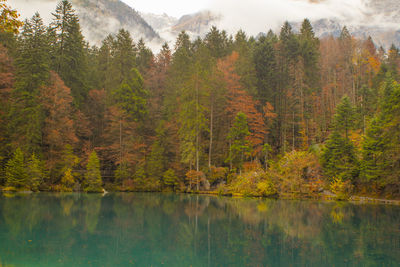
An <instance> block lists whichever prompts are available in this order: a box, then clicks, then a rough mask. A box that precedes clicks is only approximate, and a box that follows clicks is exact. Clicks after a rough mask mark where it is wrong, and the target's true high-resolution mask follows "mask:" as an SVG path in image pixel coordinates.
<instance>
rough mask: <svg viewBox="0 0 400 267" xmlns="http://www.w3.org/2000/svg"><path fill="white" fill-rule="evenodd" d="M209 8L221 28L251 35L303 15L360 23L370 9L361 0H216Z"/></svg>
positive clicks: (312, 17)
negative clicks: (242, 31)
mask: <svg viewBox="0 0 400 267" xmlns="http://www.w3.org/2000/svg"><path fill="white" fill-rule="evenodd" d="M210 9H211V11H213V12H215V13H218V14H221V15H222V16H223V19H222V20H221V21H220V22H219V23H218V24H219V25H218V26H219V27H220V28H222V29H227V30H228V31H229V32H231V33H232V32H236V31H237V30H239V29H243V30H245V31H246V32H248V33H249V34H251V35H256V34H258V33H259V32H265V31H267V30H269V29H273V30H278V29H279V27H280V26H281V25H282V24H283V23H284V22H285V21H301V20H303V19H304V18H309V19H310V20H316V19H321V18H338V19H340V20H341V21H344V22H347V23H349V24H352V25H359V24H362V23H365V22H364V21H363V20H365V17H366V14H368V12H369V9H368V7H367V6H366V5H365V3H364V1H363V0H324V1H310V0H246V1H243V0H217V1H214V2H213V3H212V4H211V6H210Z"/></svg>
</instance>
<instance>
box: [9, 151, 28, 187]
mask: <svg viewBox="0 0 400 267" xmlns="http://www.w3.org/2000/svg"><path fill="white" fill-rule="evenodd" d="M5 174H6V185H7V186H12V187H15V188H18V189H20V188H27V187H28V171H27V168H26V163H25V158H24V154H23V152H22V150H21V149H19V148H17V150H15V152H14V156H13V157H12V158H11V159H10V160H9V161H8V162H7V164H6V171H5Z"/></svg>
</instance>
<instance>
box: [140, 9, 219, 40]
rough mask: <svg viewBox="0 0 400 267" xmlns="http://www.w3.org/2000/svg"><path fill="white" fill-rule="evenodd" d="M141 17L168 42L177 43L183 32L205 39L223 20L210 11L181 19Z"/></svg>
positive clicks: (143, 14) (151, 15)
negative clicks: (214, 26) (176, 40)
mask: <svg viewBox="0 0 400 267" xmlns="http://www.w3.org/2000/svg"><path fill="white" fill-rule="evenodd" d="M141 15H142V17H143V18H144V19H145V20H146V21H147V22H148V23H149V24H150V25H151V27H153V29H155V30H156V31H157V32H158V33H159V34H160V36H161V37H162V38H163V39H165V40H167V41H175V38H176V37H177V36H178V34H179V33H180V32H181V31H185V32H186V33H187V34H188V35H189V36H190V37H191V38H196V37H199V36H200V37H204V35H205V34H206V33H207V32H208V30H209V29H210V28H211V26H213V25H218V23H219V21H220V19H221V16H218V15H216V14H214V13H213V12H211V11H209V10H204V11H200V12H196V13H193V14H187V15H184V16H182V17H180V18H179V19H178V18H174V17H170V16H168V15H167V14H162V15H156V14H152V13H141Z"/></svg>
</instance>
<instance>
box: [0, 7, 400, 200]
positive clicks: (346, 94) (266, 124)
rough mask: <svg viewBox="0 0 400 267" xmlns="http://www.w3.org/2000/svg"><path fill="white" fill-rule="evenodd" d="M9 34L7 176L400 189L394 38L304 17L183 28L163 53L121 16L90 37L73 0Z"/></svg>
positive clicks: (80, 184) (261, 189)
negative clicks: (245, 26) (192, 30)
mask: <svg viewBox="0 0 400 267" xmlns="http://www.w3.org/2000/svg"><path fill="white" fill-rule="evenodd" d="M1 43H2V45H1V47H0V67H1V76H2V77H1V85H0V94H1V106H0V114H1V117H0V119H1V125H0V142H1V150H0V159H1V166H2V168H1V175H0V177H1V184H2V185H4V186H7V187H14V188H24V189H31V190H46V189H51V190H61V191H70V190H81V189H83V190H86V191H99V190H101V187H102V186H104V185H106V186H107V187H109V188H113V189H119V190H163V189H173V190H178V189H179V190H200V189H208V188H209V187H210V186H211V187H214V188H215V187H218V188H219V190H221V191H229V192H238V193H246V194H255V195H275V194H277V193H278V194H282V193H305V192H306V193H307V192H318V191H320V190H321V188H323V187H325V188H328V187H330V189H331V190H333V191H336V192H337V193H339V192H342V193H343V192H345V193H351V192H353V191H358V192H365V193H370V194H371V193H374V194H375V193H376V194H385V195H386V196H388V195H397V194H399V193H400V176H399V171H400V166H399V163H400V152H399V151H400V150H399V146H400V145H399V144H400V142H399V140H397V138H398V136H399V131H400V130H399V129H398V128H399V119H400V112H399V110H398V109H399V108H398V106H399V104H400V85H399V84H398V83H397V81H398V80H399V79H400V76H399V67H400V53H399V50H398V49H397V48H396V47H394V46H392V47H391V48H390V50H389V51H387V52H385V51H384V50H383V49H382V48H379V49H378V48H377V47H375V45H374V43H373V41H372V40H371V38H368V39H367V40H358V39H355V38H353V37H352V36H351V35H350V34H349V32H348V30H347V29H346V28H343V30H342V32H341V34H340V36H339V37H338V38H335V37H332V36H330V37H326V38H324V39H321V40H320V39H318V38H317V37H316V36H315V35H314V32H313V29H312V27H311V24H310V22H309V21H308V20H307V19H306V20H304V22H303V23H302V25H301V29H300V31H299V32H295V31H294V30H293V29H292V27H291V25H290V24H289V23H287V22H286V23H285V24H284V25H283V26H282V28H281V31H280V32H279V33H278V34H276V33H274V32H272V31H269V32H268V34H267V35H266V36H261V37H259V38H253V37H248V36H247V35H246V34H245V32H243V31H239V32H237V33H236V34H235V35H234V36H229V35H228V34H227V33H226V32H225V31H220V30H218V29H217V28H216V27H213V28H211V30H210V31H209V32H208V33H207V35H206V36H205V37H204V38H203V39H200V38H199V39H196V40H190V38H189V36H188V35H187V34H186V33H185V32H182V33H180V34H179V36H178V37H177V40H176V42H175V46H174V47H173V48H170V47H169V46H168V44H164V45H163V47H162V49H161V51H160V52H159V53H158V54H157V55H154V54H153V52H152V51H151V50H150V49H149V48H147V47H146V45H145V43H144V41H143V40H134V39H133V37H132V36H130V33H129V32H127V31H125V30H123V29H121V30H120V31H119V32H118V33H117V34H116V35H109V36H107V37H106V38H105V39H104V41H103V42H102V45H101V46H100V47H90V46H89V44H88V43H87V42H86V41H85V40H84V37H83V36H82V33H81V29H80V25H79V19H78V17H77V16H76V14H75V12H74V10H73V7H72V6H71V4H70V3H69V2H68V1H66V0H64V1H62V2H60V3H59V4H58V5H57V8H56V10H55V12H54V13H53V20H52V22H51V23H50V25H48V26H46V25H44V24H43V21H42V19H41V17H40V15H39V14H35V15H34V16H33V17H32V18H31V19H29V20H26V21H25V22H24V24H23V26H22V28H21V29H20V33H19V34H15V33H10V30H5V29H4V28H3V30H2V32H1ZM320 166H321V167H320Z"/></svg>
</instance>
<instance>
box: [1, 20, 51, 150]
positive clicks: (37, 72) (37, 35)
mask: <svg viewBox="0 0 400 267" xmlns="http://www.w3.org/2000/svg"><path fill="white" fill-rule="evenodd" d="M49 49H50V46H49V42H48V38H47V35H46V28H45V26H44V25H43V20H42V18H41V17H40V16H39V14H38V13H36V14H35V15H34V16H33V17H32V19H30V20H26V21H25V24H24V27H23V28H22V33H21V36H20V38H19V40H18V49H17V57H16V67H17V75H16V84H15V88H14V90H13V92H12V101H13V103H14V105H12V106H11V108H10V110H9V114H8V116H9V118H10V119H9V125H8V132H9V134H10V136H11V138H12V140H13V143H14V148H16V147H19V148H21V149H22V150H23V151H24V152H26V153H27V154H32V153H35V154H36V155H40V154H41V152H42V151H41V147H40V146H41V141H42V128H43V122H44V116H43V115H44V114H43V111H42V108H41V105H40V99H39V95H40V90H41V88H42V86H45V85H46V84H47V83H48V79H49V64H50V58H49Z"/></svg>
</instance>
